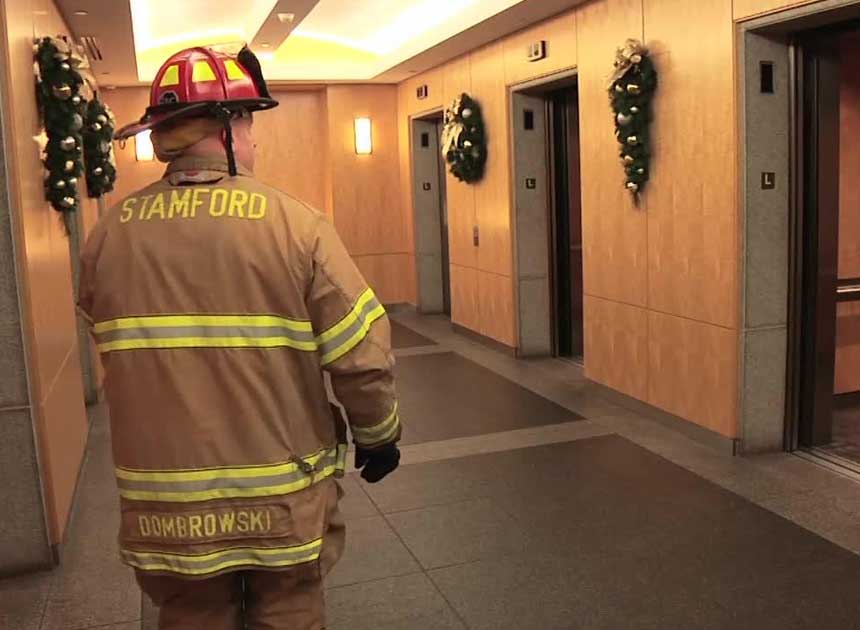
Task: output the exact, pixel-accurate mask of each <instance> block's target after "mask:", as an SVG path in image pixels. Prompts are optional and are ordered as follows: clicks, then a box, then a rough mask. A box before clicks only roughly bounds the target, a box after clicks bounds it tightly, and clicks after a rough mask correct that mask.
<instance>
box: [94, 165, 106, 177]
mask: <svg viewBox="0 0 860 630" xmlns="http://www.w3.org/2000/svg"><path fill="white" fill-rule="evenodd" d="M104 172H105V170H104V169H103V168H102V167H101V166H96V167H95V168H94V169H93V175H101V174H102V173H104Z"/></svg>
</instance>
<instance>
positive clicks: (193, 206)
mask: <svg viewBox="0 0 860 630" xmlns="http://www.w3.org/2000/svg"><path fill="white" fill-rule="evenodd" d="M277 104H278V103H277V102H276V101H275V100H273V99H272V98H271V96H270V94H269V92H268V90H267V88H266V84H265V81H264V80H263V77H262V73H261V72H260V66H259V63H258V62H257V60H256V58H255V57H254V56H253V54H252V53H250V51H249V50H248V49H247V47H246V48H244V49H243V50H242V51H241V52H240V53H239V54H238V56H236V55H231V54H229V53H227V52H224V51H223V50H217V49H214V48H193V49H189V50H184V51H182V52H180V53H178V54H176V55H174V56H172V57H171V58H170V59H169V60H168V61H167V62H166V63H165V64H164V66H163V67H162V68H161V69H160V71H159V72H158V74H157V76H156V78H155V82H154V83H153V86H152V90H151V104H150V107H149V108H148V109H147V111H146V114H145V115H144V117H143V118H142V119H141V121H140V122H139V123H136V124H133V125H129V126H127V127H125V128H123V129H121V130H120V131H119V132H118V137H119V138H129V137H131V136H133V135H135V134H138V133H140V132H142V131H145V130H152V139H153V144H154V146H155V149H156V153H157V155H158V157H159V159H160V160H162V161H166V162H168V166H167V170H166V173H165V175H164V178H163V179H161V180H159V181H157V182H155V183H153V184H152V185H150V186H148V187H146V188H144V189H143V190H141V191H139V192H136V193H134V194H132V195H130V196H129V197H127V198H125V199H123V200H122V201H120V202H119V204H117V206H116V207H114V208H113V209H112V210H110V211H109V212H108V213H107V214H106V215H105V217H104V218H103V219H102V220H101V221H100V222H99V223H98V225H97V226H96V227H95V228H94V230H93V232H92V234H91V236H90V238H89V240H88V242H87V244H86V247H85V251H84V254H83V261H82V271H81V286H80V308H81V310H82V311H83V312H84V314H85V315H86V316H87V318H88V319H89V321H90V322H91V324H92V330H93V335H94V338H95V341H96V344H97V346H98V348H99V351H100V354H101V357H102V362H103V365H104V368H105V390H106V395H107V401H108V405H109V408H110V417H111V430H112V442H113V455H114V461H115V466H116V479H117V483H118V489H119V495H120V499H121V530H120V535H119V544H120V554H121V558H122V560H123V561H124V562H125V563H126V564H128V565H130V566H131V567H133V568H134V569H135V570H136V575H137V578H138V582H139V583H140V585H141V588H142V589H143V590H144V592H146V593H147V594H148V595H149V596H150V597H151V599H152V600H153V601H154V602H155V604H156V605H158V606H159V607H160V615H159V627H160V628H161V629H162V630H172V629H180V628H181V629H182V630H192V629H196V628H201V629H202V628H205V629H206V630H222V629H223V630H239V629H240V628H248V629H249V630H258V629H259V630H261V629H263V628H266V629H281V628H283V629H290V630H317V629H319V628H322V627H323V626H324V622H323V586H322V580H323V578H324V576H325V575H326V574H327V573H328V572H329V571H330V570H331V568H332V566H333V565H334V563H335V562H336V561H337V560H338V558H339V556H340V555H341V552H342V549H343V545H344V521H343V518H342V516H341V515H340V513H339V512H338V500H339V498H340V496H341V494H342V491H341V490H340V488H339V486H338V484H337V482H336V480H335V479H336V478H337V477H339V476H342V475H343V473H344V470H345V459H346V451H347V445H346V441H347V440H346V435H347V428H346V426H345V424H344V419H343V416H341V415H340V408H339V407H335V406H333V405H332V404H330V402H329V398H328V395H327V391H328V390H329V388H328V387H327V384H326V380H325V376H324V375H325V373H328V375H329V376H330V382H331V388H330V389H331V391H333V393H334V394H335V396H336V398H337V400H338V401H339V402H340V403H341V404H342V405H343V407H344V408H345V411H346V419H347V420H348V422H349V430H350V432H351V434H352V438H353V440H354V442H355V445H356V455H355V464H356V467H357V468H360V469H361V474H362V477H364V479H365V480H367V481H368V482H377V481H379V480H380V479H382V478H383V477H385V476H386V475H387V474H388V473H390V472H391V471H393V470H394V469H395V468H396V467H397V465H398V463H399V459H400V453H399V450H398V448H397V442H398V440H399V438H400V434H401V429H400V419H399V415H398V407H397V400H396V397H395V388H394V380H393V376H392V367H393V363H394V361H393V358H392V354H391V350H390V327H389V323H388V320H387V317H386V314H385V310H384V309H383V307H382V305H381V304H380V302H379V300H378V299H377V297H376V296H375V295H374V293H373V291H372V290H371V289H370V288H368V286H367V283H366V282H365V280H364V279H363V278H362V276H361V274H360V273H359V272H358V270H357V269H356V267H355V265H354V264H353V262H352V260H351V258H350V256H349V254H348V253H347V251H346V250H345V248H344V246H343V244H342V243H341V241H340V239H339V238H338V236H337V234H336V233H335V231H334V229H333V228H332V226H331V225H330V224H329V223H328V222H327V221H326V219H325V218H324V217H323V216H322V215H320V214H319V213H318V212H316V211H315V210H313V209H311V208H309V207H307V206H306V205H304V204H303V203H301V202H299V201H297V200H295V199H293V198H291V197H289V196H288V195H286V194H284V193H282V192H279V191H277V190H275V189H272V188H270V187H268V186H264V185H263V184H260V183H258V182H256V181H255V180H254V179H253V177H252V173H251V169H252V168H253V151H254V146H253V140H252V134H251V125H252V114H253V112H255V111H261V110H267V109H271V108H273V107H275V106H277Z"/></svg>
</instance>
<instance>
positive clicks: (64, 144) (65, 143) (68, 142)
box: [60, 136, 77, 151]
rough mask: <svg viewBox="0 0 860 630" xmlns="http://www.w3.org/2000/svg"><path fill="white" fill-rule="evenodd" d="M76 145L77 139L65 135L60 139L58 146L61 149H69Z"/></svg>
mask: <svg viewBox="0 0 860 630" xmlns="http://www.w3.org/2000/svg"><path fill="white" fill-rule="evenodd" d="M75 146H77V141H76V140H75V139H74V138H73V137H72V136H67V137H65V138H63V139H62V140H60V148H61V149H62V150H63V151H71V150H72V149H74V148H75Z"/></svg>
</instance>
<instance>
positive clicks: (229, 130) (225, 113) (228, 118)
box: [213, 105, 238, 177]
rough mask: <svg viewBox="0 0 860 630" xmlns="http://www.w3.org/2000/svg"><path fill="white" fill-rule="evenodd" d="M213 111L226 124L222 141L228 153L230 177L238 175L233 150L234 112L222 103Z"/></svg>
mask: <svg viewBox="0 0 860 630" xmlns="http://www.w3.org/2000/svg"><path fill="white" fill-rule="evenodd" d="M213 113H214V114H215V117H216V118H218V120H220V121H221V124H222V125H224V134H223V138H222V142H223V144H224V150H225V151H226V153H227V170H228V172H229V173H230V177H236V175H237V174H238V171H237V169H236V154H235V152H234V150H233V125H232V121H233V114H232V112H230V110H228V109H227V108H226V107H223V106H222V105H216V106H215V107H214V112H213Z"/></svg>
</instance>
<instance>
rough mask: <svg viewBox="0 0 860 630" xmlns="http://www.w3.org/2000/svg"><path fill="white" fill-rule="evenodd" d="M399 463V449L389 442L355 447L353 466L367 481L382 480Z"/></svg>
mask: <svg viewBox="0 0 860 630" xmlns="http://www.w3.org/2000/svg"><path fill="white" fill-rule="evenodd" d="M399 465H400V449H399V448H397V444H395V443H393V442H392V443H390V444H384V445H382V446H378V447H376V448H362V447H360V446H356V448H355V467H356V468H358V469H359V470H361V478H362V479H364V480H365V481H367V482H368V483H376V482H377V481H382V479H383V478H385V477H386V476H387V475H388V474H389V473H391V472H394V470H395V469H396V468H397V467H398V466H399Z"/></svg>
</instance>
